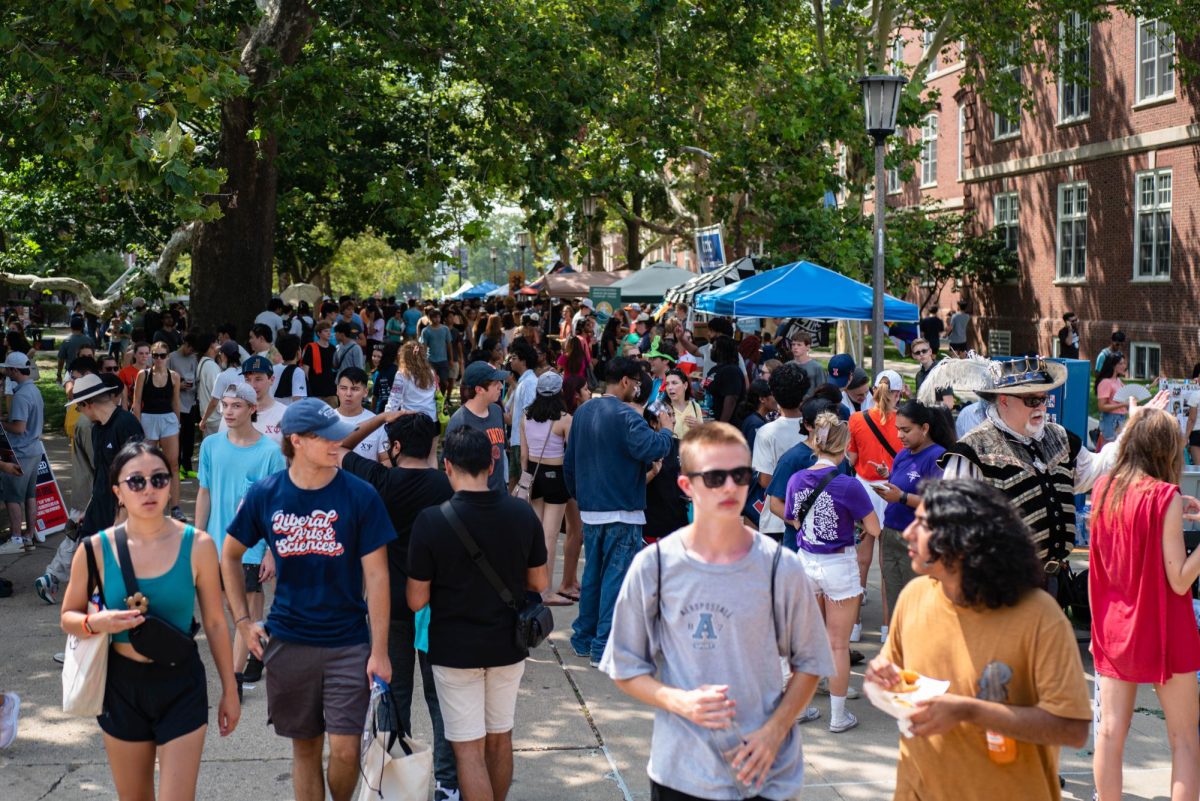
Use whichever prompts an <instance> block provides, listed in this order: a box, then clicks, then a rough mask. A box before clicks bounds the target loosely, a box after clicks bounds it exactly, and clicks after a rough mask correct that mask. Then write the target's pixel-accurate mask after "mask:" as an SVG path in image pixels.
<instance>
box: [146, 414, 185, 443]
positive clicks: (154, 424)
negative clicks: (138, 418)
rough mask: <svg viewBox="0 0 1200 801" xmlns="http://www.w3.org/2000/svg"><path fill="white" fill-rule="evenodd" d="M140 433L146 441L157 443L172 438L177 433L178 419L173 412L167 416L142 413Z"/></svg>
mask: <svg viewBox="0 0 1200 801" xmlns="http://www.w3.org/2000/svg"><path fill="white" fill-rule="evenodd" d="M142 431H144V432H146V439H149V440H154V441H158V440H161V439H165V438H166V437H173V436H176V435H177V434H178V433H179V418H178V417H176V416H175V413H174V412H168V413H167V414H146V413H145V412H142Z"/></svg>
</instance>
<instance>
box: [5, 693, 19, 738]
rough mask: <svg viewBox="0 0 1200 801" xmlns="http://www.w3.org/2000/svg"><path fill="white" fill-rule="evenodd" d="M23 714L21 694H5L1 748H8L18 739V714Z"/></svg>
mask: <svg viewBox="0 0 1200 801" xmlns="http://www.w3.org/2000/svg"><path fill="white" fill-rule="evenodd" d="M20 714H21V696H19V695H17V694H16V693H5V694H4V706H0V750H2V749H5V748H8V747H9V746H10V745H12V744H13V740H15V739H17V716H18V715H20Z"/></svg>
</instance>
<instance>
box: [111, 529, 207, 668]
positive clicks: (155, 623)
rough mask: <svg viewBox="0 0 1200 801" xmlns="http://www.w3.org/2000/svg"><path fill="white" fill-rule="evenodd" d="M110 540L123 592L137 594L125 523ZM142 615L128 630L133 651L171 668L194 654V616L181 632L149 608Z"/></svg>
mask: <svg viewBox="0 0 1200 801" xmlns="http://www.w3.org/2000/svg"><path fill="white" fill-rule="evenodd" d="M113 540H114V541H115V542H116V544H117V561H118V562H119V563H120V565H121V577H122V578H123V579H125V592H126V593H128V594H129V595H131V596H132V595H136V594H137V593H138V592H139V590H138V582H137V576H136V575H135V574H134V572H133V560H132V559H130V558H129V540H128V539H127V538H126V536H125V527H124V526H118V527H117V528H116V529H114V530H113ZM150 600H153V599H150ZM142 617H143V618H145V622H144V623H142V625H140V626H138V627H137V628H136V629H130V630H129V644H130V645H132V646H133V650H135V651H137V652H138V653H139V654H141V655H142V656H144V657H146V658H147V659H153V660H154V661H155V662H158V663H159V664H162V665H169V666H171V667H174V666H176V665H182V664H183V663H184V662H187V661H188V660H190V659H191V658H192V656H193V655H194V654H195V653H196V640H195V637H196V632H197V631H199V630H200V624H199V623H197V622H196V619H195V618H192V625H191V630H190V631H181V630H180V629H178V628H176V627H175V625H174V624H172V623H170V622H169V621H167V620H166V619H165V618H161V617H159V616H158V615H156V614H154V613H153V612H151V611H150V610H149V609H147V611H146V612H145V613H144V614H143V615H142Z"/></svg>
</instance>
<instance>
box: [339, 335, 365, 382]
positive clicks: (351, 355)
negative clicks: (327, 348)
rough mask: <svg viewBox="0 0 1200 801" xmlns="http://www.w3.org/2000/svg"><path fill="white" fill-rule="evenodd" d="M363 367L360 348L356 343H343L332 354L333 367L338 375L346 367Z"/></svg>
mask: <svg viewBox="0 0 1200 801" xmlns="http://www.w3.org/2000/svg"><path fill="white" fill-rule="evenodd" d="M363 365H364V362H363V352H362V348H360V347H359V346H358V343H357V342H343V343H342V344H341V345H338V346H337V350H335V351H334V352H333V366H334V368H335V369H336V370H337V374H338V375H341V374H342V371H343V370H345V369H346V368H347V367H358V368H359V369H364V367H363Z"/></svg>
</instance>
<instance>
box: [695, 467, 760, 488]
mask: <svg viewBox="0 0 1200 801" xmlns="http://www.w3.org/2000/svg"><path fill="white" fill-rule="evenodd" d="M697 476H699V477H700V478H702V479H704V486H706V487H708V488H709V489H719V488H720V487H723V486H725V479H727V478H732V479H733V483H734V484H735V485H737V486H739V487H748V486H750V480H751V479H752V478H754V468H753V467H735V468H733V469H732V470H705V471H704V472H702V473H688V474H687V477H688V478H696V477H697Z"/></svg>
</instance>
